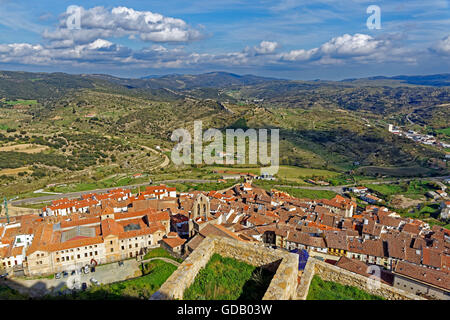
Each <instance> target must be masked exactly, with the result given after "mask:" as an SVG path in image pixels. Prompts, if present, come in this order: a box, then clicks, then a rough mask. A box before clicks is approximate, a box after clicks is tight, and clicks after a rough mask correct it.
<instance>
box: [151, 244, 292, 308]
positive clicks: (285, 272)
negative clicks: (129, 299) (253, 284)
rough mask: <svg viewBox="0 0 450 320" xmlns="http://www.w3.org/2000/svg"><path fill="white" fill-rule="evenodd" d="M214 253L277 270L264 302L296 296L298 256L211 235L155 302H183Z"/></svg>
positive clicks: (169, 279) (158, 295)
mask: <svg viewBox="0 0 450 320" xmlns="http://www.w3.org/2000/svg"><path fill="white" fill-rule="evenodd" d="M214 253H217V254H219V255H221V256H223V257H229V258H233V259H236V260H239V261H243V262H246V263H248V264H251V265H253V266H256V267H261V266H265V267H267V268H268V269H271V270H272V271H275V275H274V276H273V278H272V281H271V282H270V285H269V288H268V289H267V291H266V293H265V295H264V297H263V300H289V299H294V298H295V297H296V290H297V273H298V256H297V255H296V254H293V253H289V252H287V251H283V250H280V249H271V248H266V247H264V246H263V245H261V244H254V243H246V242H243V241H237V240H234V239H230V238H223V237H218V236H208V237H207V238H206V239H204V240H203V241H202V243H201V244H200V245H199V246H198V247H197V249H195V250H194V251H193V252H192V253H191V254H190V255H189V257H188V258H187V259H186V260H185V261H184V262H183V263H182V264H181V265H180V266H179V267H178V269H177V270H176V271H175V272H174V273H173V274H172V275H171V276H170V277H169V278H168V279H167V280H166V282H165V283H164V284H163V285H162V286H161V288H160V289H159V290H158V291H157V292H155V293H154V294H153V296H152V297H151V299H152V300H171V299H183V293H184V290H185V289H187V288H188V287H189V286H190V285H191V284H192V283H193V282H194V280H195V277H196V276H197V274H198V272H199V271H200V269H201V268H203V267H205V265H206V264H207V263H208V261H209V260H210V258H211V256H212V255H213V254H214Z"/></svg>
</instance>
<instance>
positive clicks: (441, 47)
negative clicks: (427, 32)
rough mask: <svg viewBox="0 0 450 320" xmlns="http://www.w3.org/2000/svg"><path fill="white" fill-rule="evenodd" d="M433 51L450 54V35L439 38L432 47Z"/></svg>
mask: <svg viewBox="0 0 450 320" xmlns="http://www.w3.org/2000/svg"><path fill="white" fill-rule="evenodd" d="M431 51H433V52H435V53H438V54H442V55H445V56H450V36H447V37H445V38H443V39H442V40H439V41H438V42H437V43H436V44H435V45H434V46H433V47H432V48H431Z"/></svg>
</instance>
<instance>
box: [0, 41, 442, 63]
mask: <svg viewBox="0 0 450 320" xmlns="http://www.w3.org/2000/svg"><path fill="white" fill-rule="evenodd" d="M393 39H394V40H393ZM447 40H448V39H447ZM447 40H445V41H447ZM395 41H396V40H395V37H390V38H389V37H386V38H374V37H372V36H369V35H364V34H355V35H348V34H344V35H342V36H338V37H335V38H332V39H331V40H329V41H327V42H325V43H323V44H322V45H320V46H319V47H317V48H312V49H295V50H291V51H286V52H279V51H278V50H277V49H278V48H279V47H280V45H279V44H278V42H275V41H262V42H260V43H259V44H258V45H256V46H253V47H246V48H244V49H243V50H242V51H237V52H227V53H221V54H211V53H198V52H188V51H187V50H186V49H185V48H184V47H182V46H178V47H173V46H170V47H165V46H163V45H161V44H158V45H156V44H155V45H152V46H149V47H147V48H143V49H140V50H132V49H130V48H128V47H126V46H122V45H119V44H115V43H113V42H111V41H109V40H106V39H104V38H96V39H95V40H92V41H89V42H81V43H80V42H77V41H74V40H73V39H62V40H55V41H51V42H50V43H48V44H46V45H45V44H44V45H42V44H37V45H31V44H26V43H22V44H17V43H16V44H4V45H0V63H18V64H36V65H57V64H70V65H73V66H77V65H83V66H86V65H91V66H92V67H95V66H98V65H100V64H101V65H109V66H111V67H114V68H135V69H136V68H153V69H156V68H182V67H197V66H199V67H210V68H218V67H231V66H243V67H248V66H268V65H280V64H295V63H297V64H298V63H299V62H301V64H302V66H308V65H310V66H312V65H343V64H346V63H351V64H355V63H357V64H366V63H382V62H389V61H390V62H392V61H398V62H401V63H414V62H415V58H414V56H415V55H414V54H413V53H412V52H411V51H409V50H407V49H405V48H403V47H401V46H398V45H396V46H394V44H393V43H394V42H395ZM443 43H444V42H443ZM445 43H447V42H445ZM441 47H442V48H445V46H444V45H442V46H441ZM442 50H443V49H442Z"/></svg>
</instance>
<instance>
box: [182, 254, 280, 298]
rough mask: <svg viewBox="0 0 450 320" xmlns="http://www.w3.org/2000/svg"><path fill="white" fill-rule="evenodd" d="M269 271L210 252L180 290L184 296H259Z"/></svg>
mask: <svg viewBox="0 0 450 320" xmlns="http://www.w3.org/2000/svg"><path fill="white" fill-rule="evenodd" d="M272 277H273V274H272V273H271V272H269V271H267V270H264V269H261V268H257V267H255V266H251V265H249V264H247V263H245V262H241V261H237V260H235V259H232V258H224V257H221V256H220V255H218V254H214V255H213V256H212V257H211V260H210V261H209V262H208V263H207V264H206V266H205V267H204V268H203V269H201V270H200V271H199V273H198V274H197V277H196V278H195V281H194V283H193V284H192V285H191V286H190V287H189V288H187V289H186V291H185V292H184V299H186V300H236V299H240V300H260V299H262V297H263V296H264V294H265V292H266V290H267V288H268V286H269V284H270V281H271V280H272Z"/></svg>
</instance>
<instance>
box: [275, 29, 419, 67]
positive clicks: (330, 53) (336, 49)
mask: <svg viewBox="0 0 450 320" xmlns="http://www.w3.org/2000/svg"><path fill="white" fill-rule="evenodd" d="M395 38H396V36H395V35H394V36H392V37H385V38H378V39H377V38H374V37H372V36H370V35H367V34H360V33H357V34H354V35H350V34H344V35H342V36H338V37H334V38H332V39H331V40H329V41H327V42H325V43H323V44H322V45H321V46H320V47H317V48H313V49H309V50H305V49H298V50H291V51H289V52H284V53H281V54H279V55H278V57H279V59H280V60H282V61H315V63H321V64H342V63H345V62H346V61H347V62H349V61H352V62H360V63H365V62H370V61H377V62H385V61H404V62H409V63H411V62H414V61H415V59H414V58H412V57H411V56H408V55H407V54H406V53H407V50H406V49H403V48H401V47H398V46H395V45H394V43H393V41H392V40H393V39H395Z"/></svg>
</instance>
